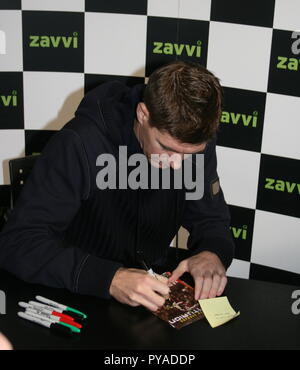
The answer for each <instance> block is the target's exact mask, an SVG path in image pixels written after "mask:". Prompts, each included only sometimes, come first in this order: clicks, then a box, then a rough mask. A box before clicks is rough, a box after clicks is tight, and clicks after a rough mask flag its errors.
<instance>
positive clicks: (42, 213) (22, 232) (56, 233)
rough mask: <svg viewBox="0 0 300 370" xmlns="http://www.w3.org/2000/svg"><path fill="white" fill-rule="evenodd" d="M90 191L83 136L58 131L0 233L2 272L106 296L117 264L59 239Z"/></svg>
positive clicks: (28, 280) (40, 282)
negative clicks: (3, 270) (5, 271)
mask: <svg viewBox="0 0 300 370" xmlns="http://www.w3.org/2000/svg"><path fill="white" fill-rule="evenodd" d="M89 192H90V173H89V165H88V161H87V156H86V153H85V150H84V146H83V144H82V141H81V138H80V137H79V135H78V134H77V133H75V132H74V131H72V130H70V129H62V130H60V131H58V132H57V133H55V134H54V135H53V137H52V138H51V139H50V140H49V141H48V143H47V145H46V146H45V147H44V149H43V152H42V154H41V155H40V156H39V158H37V160H36V162H35V165H34V168H33V170H32V172H31V174H30V175H29V177H28V179H27V181H26V183H25V185H24V187H23V189H22V191H21V193H20V195H19V197H18V199H17V202H16V205H15V207H14V209H13V210H12V212H11V214H10V216H9V219H8V221H7V223H6V224H5V225H4V228H3V229H2V231H1V233H0V268H3V269H5V270H7V271H9V272H11V273H13V274H14V275H16V276H17V277H19V278H21V279H23V280H25V281H27V282H30V283H37V284H43V285H48V286H52V287H56V288H66V289H68V290H70V291H72V292H75V293H80V294H90V295H95V296H99V297H102V298H109V297H110V295H109V287H110V283H111V280H112V278H113V276H114V274H115V272H116V270H117V269H118V268H119V267H121V264H119V263H116V262H113V261H109V260H104V259H101V258H98V257H97V256H94V255H90V254H88V253H86V252H84V251H83V250H82V249H83V248H81V247H80V246H79V247H77V246H74V245H70V244H69V243H67V242H66V241H65V240H63V237H62V236H63V232H64V230H65V229H66V228H67V226H68V224H69V223H70V222H71V220H72V219H73V217H74V216H75V214H76V213H77V211H78V210H79V208H80V205H81V203H82V202H83V201H84V200H85V199H87V197H88V196H89Z"/></svg>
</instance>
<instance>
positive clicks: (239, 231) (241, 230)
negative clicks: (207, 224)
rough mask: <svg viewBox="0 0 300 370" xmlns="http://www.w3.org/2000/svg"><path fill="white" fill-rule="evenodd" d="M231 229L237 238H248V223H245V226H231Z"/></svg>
mask: <svg viewBox="0 0 300 370" xmlns="http://www.w3.org/2000/svg"><path fill="white" fill-rule="evenodd" d="M230 230H231V232H232V235H233V237H234V238H235V239H243V240H246V239H247V225H243V227H234V226H230Z"/></svg>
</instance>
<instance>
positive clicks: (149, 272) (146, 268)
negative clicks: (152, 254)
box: [141, 260, 158, 280]
mask: <svg viewBox="0 0 300 370" xmlns="http://www.w3.org/2000/svg"><path fill="white" fill-rule="evenodd" d="M141 263H142V265H143V266H144V268H145V270H146V271H147V273H148V274H149V275H151V276H154V277H155V279H156V280H158V278H157V276H156V274H155V272H154V271H153V270H152V268H150V267H148V265H147V264H146V262H145V261H144V260H142V261H141Z"/></svg>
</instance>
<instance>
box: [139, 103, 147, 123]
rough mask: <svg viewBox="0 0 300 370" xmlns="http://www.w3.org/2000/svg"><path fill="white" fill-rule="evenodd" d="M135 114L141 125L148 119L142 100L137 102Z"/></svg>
mask: <svg viewBox="0 0 300 370" xmlns="http://www.w3.org/2000/svg"><path fill="white" fill-rule="evenodd" d="M136 116H137V121H138V123H139V124H141V125H143V124H144V123H145V122H148V120H149V111H148V109H147V107H146V105H145V103H143V102H139V103H138V105H137V107H136Z"/></svg>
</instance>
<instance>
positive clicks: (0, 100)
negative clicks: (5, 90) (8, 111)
mask: <svg viewBox="0 0 300 370" xmlns="http://www.w3.org/2000/svg"><path fill="white" fill-rule="evenodd" d="M17 105H18V99H17V91H16V90H13V91H12V92H11V94H10V95H0V106H2V107H16V106H17Z"/></svg>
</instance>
